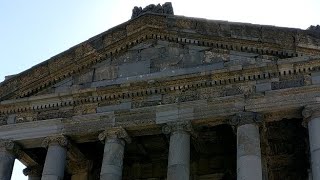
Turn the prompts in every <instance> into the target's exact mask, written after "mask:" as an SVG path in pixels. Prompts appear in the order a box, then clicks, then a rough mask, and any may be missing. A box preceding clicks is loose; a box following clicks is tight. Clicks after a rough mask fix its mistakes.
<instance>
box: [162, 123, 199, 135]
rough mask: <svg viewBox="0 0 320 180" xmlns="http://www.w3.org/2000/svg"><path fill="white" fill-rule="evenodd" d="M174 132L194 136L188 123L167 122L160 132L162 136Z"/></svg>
mask: <svg viewBox="0 0 320 180" xmlns="http://www.w3.org/2000/svg"><path fill="white" fill-rule="evenodd" d="M176 131H184V132H188V133H190V134H191V135H195V133H194V130H193V128H192V124H191V122H190V121H176V122H168V123H166V124H165V125H164V126H162V132H163V133H164V134H170V133H173V132H176Z"/></svg>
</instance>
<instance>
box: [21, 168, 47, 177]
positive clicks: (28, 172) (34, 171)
mask: <svg viewBox="0 0 320 180" xmlns="http://www.w3.org/2000/svg"><path fill="white" fill-rule="evenodd" d="M42 169H43V168H42V167H41V166H32V167H27V168H25V169H23V171H22V172H23V174H24V175H25V176H30V177H32V176H35V177H39V176H41V174H42Z"/></svg>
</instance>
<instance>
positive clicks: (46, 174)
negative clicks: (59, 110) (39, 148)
mask: <svg viewBox="0 0 320 180" xmlns="http://www.w3.org/2000/svg"><path fill="white" fill-rule="evenodd" d="M67 145H68V140H67V138H66V137H64V136H62V135H59V136H52V137H47V138H45V140H44V141H43V146H44V147H47V148H48V151H47V156H46V160H45V163H44V167H43V172H42V178H41V180H62V179H63V176H64V169H65V164H66V156H67V149H66V148H67Z"/></svg>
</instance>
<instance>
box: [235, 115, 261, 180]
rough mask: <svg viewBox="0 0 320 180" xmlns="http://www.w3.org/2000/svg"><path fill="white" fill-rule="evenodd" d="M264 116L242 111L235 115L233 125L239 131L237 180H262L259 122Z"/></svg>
mask: <svg viewBox="0 0 320 180" xmlns="http://www.w3.org/2000/svg"><path fill="white" fill-rule="evenodd" d="M261 121H262V116H261V115H260V114H257V113H254V112H242V113H239V114H237V115H236V116H234V117H233V118H232V120H231V125H233V126H234V127H235V128H236V131H237V180H262V164H261V149H260V134H259V127H258V125H257V123H260V122H261Z"/></svg>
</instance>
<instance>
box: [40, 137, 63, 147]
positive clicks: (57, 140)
mask: <svg viewBox="0 0 320 180" xmlns="http://www.w3.org/2000/svg"><path fill="white" fill-rule="evenodd" d="M50 145H59V146H62V147H67V146H68V139H67V138H66V137H65V136H63V135H56V136H49V137H46V138H45V139H44V140H43V141H42V147H45V148H47V147H48V146H50Z"/></svg>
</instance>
